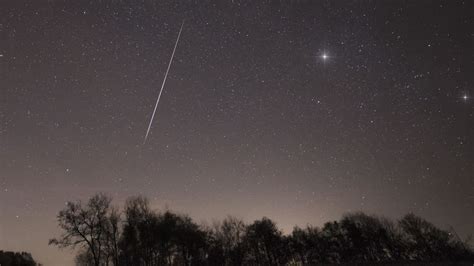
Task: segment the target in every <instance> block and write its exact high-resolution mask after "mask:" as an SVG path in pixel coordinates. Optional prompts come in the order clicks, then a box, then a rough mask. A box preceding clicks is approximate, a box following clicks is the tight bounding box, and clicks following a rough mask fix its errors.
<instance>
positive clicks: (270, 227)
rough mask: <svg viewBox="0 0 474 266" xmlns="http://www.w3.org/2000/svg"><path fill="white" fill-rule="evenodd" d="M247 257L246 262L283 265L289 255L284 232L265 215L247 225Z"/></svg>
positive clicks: (245, 239)
mask: <svg viewBox="0 0 474 266" xmlns="http://www.w3.org/2000/svg"><path fill="white" fill-rule="evenodd" d="M244 241H245V243H246V248H247V252H248V253H247V257H246V261H245V262H244V264H257V265H281V264H285V263H286V260H287V257H286V256H285V250H284V239H283V237H282V232H281V231H280V230H279V229H278V228H277V227H276V225H275V223H274V222H273V221H272V220H270V219H268V218H266V217H263V218H262V219H261V220H257V221H255V222H253V223H252V224H251V225H249V226H248V227H247V232H246V235H245V238H244Z"/></svg>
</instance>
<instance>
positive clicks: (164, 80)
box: [143, 20, 184, 144]
mask: <svg viewBox="0 0 474 266" xmlns="http://www.w3.org/2000/svg"><path fill="white" fill-rule="evenodd" d="M183 26H184V20H183V23H181V28H180V29H179V33H178V38H177V39H176V43H175V44H174V48H173V53H172V54H171V58H170V62H169V63H168V69H166V73H165V78H164V79H163V83H162V84H161V89H160V93H159V94H158V99H156V104H155V109H154V110H153V114H152V115H151V119H150V123H149V124H148V129H147V131H146V135H145V139H144V140H143V144H145V143H146V140H147V138H148V133H150V129H151V124H152V123H153V118H154V117H155V113H156V108H157V107H158V103H159V102H160V98H161V93H162V92H163V88H164V87H165V83H166V78H167V77H168V72H169V71H170V67H171V63H173V57H174V52H176V47H177V46H178V42H179V37H180V36H181V31H182V30H183Z"/></svg>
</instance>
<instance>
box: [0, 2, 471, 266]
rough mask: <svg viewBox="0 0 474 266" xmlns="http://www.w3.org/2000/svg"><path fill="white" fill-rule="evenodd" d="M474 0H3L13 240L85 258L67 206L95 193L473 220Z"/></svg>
mask: <svg viewBox="0 0 474 266" xmlns="http://www.w3.org/2000/svg"><path fill="white" fill-rule="evenodd" d="M473 10H474V2H473V1H388V0H387V1H342V0H340V1H309V0H301V1H296V0H294V1H293V0H291V1H285V2H282V1H224V2H219V3H213V2H211V1H167V0H165V1H152V0H144V1H128V2H127V1H67V0H57V1H47V0H37V1H23V0H22V1H17V0H6V1H2V2H1V3H0V80H1V83H0V86H1V88H0V90H1V91H0V122H1V124H0V169H1V171H0V248H1V249H3V250H17V251H28V252H31V253H32V254H33V256H34V258H35V259H37V260H38V261H41V262H43V263H44V264H45V265H52V266H64V265H70V264H71V263H72V258H73V254H69V255H68V254H67V252H60V251H59V250H57V249H56V248H54V247H51V246H48V245H47V241H48V239H49V238H51V237H52V236H54V235H55V234H57V233H58V232H59V231H58V228H57V227H56V215H57V212H58V210H60V209H62V208H63V207H64V204H65V202H67V201H69V200H77V199H82V200H86V199H88V198H89V197H91V196H92V195H94V194H96V193H98V192H104V193H107V194H109V195H111V196H112V197H113V198H114V199H115V200H116V201H117V202H123V201H124V200H125V199H126V198H127V197H129V196H131V195H144V196H146V197H148V198H149V199H150V204H151V206H152V208H154V209H163V208H164V207H165V206H169V208H171V209H173V210H176V211H178V212H182V213H187V214H189V215H190V216H191V217H193V218H194V219H196V221H197V222H199V221H201V220H208V221H209V220H212V219H219V220H221V219H222V218H224V217H225V216H226V215H228V214H232V215H235V216H237V217H241V218H243V219H244V220H246V221H249V222H250V221H253V220H256V219H260V218H261V217H262V216H266V217H269V218H271V219H272V220H274V221H276V223H277V225H278V227H279V228H282V229H283V230H284V231H285V232H290V231H291V228H292V227H293V226H294V225H299V226H304V225H306V224H313V225H317V226H322V225H323V223H324V222H325V221H331V220H338V219H340V217H341V216H342V215H343V214H344V213H347V212H352V211H363V212H365V213H369V214H377V215H381V216H386V217H389V218H392V219H394V218H396V217H402V216H403V215H405V214H407V213H411V212H412V213H415V214H417V215H419V216H421V217H423V218H425V219H427V220H428V221H430V222H432V223H434V224H435V225H437V226H439V227H440V228H447V227H449V226H452V227H454V228H455V229H456V230H457V232H458V233H459V234H460V235H461V236H467V235H468V234H472V233H474V232H473V228H472V225H473V224H474V213H473V212H472V210H473V209H474V194H473V188H474V178H473V177H474V176H473V175H474V163H473V162H474V141H473V137H474V104H473V103H474V91H473V86H474V75H472V73H474V54H473V47H474V42H473V38H474V32H473V29H474V27H473V23H472V21H473V20H472V13H473V12H472V11H473ZM183 20H185V24H184V27H183V30H182V34H181V36H180V40H179V43H178V46H177V49H176V53H175V54H174V59H173V63H172V65H171V67H170V71H169V73H168V76H167V80H166V84H165V86H164V90H163V94H162V95H161V99H160V103H159V106H158V107H157V111H156V115H155V117H154V121H153V123H152V126H151V129H150V133H149V135H148V139H147V141H146V143H145V144H143V140H144V138H145V134H146V132H147V127H148V123H149V121H150V117H151V114H152V112H153V108H154V106H155V102H156V100H157V96H158V93H159V90H160V87H161V84H162V82H163V78H164V75H165V72H166V70H167V67H168V63H169V60H170V56H171V53H172V51H173V48H174V44H175V41H176V38H177V35H178V32H179V30H180V26H181V23H182V21H183ZM41 256H43V257H41Z"/></svg>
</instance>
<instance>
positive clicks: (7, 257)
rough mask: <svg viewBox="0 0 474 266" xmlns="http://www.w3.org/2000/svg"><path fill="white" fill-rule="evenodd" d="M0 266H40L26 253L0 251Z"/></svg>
mask: <svg viewBox="0 0 474 266" xmlns="http://www.w3.org/2000/svg"><path fill="white" fill-rule="evenodd" d="M0 266H41V264H38V263H36V261H35V260H34V259H33V257H32V256H31V254H30V253H28V252H13V251H3V250H0Z"/></svg>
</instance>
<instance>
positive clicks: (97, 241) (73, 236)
mask: <svg viewBox="0 0 474 266" xmlns="http://www.w3.org/2000/svg"><path fill="white" fill-rule="evenodd" d="M111 201H112V199H111V198H110V197H107V196H106V195H104V194H97V195H94V196H93V197H92V198H90V199H89V201H88V202H87V204H86V205H84V206H83V205H82V203H81V202H80V201H78V202H75V203H74V202H68V203H67V204H66V207H65V208H64V209H63V210H61V211H60V212H59V215H58V216H57V219H58V224H59V227H60V228H61V229H62V231H63V233H62V234H61V236H60V237H59V238H53V239H51V240H50V241H49V244H50V245H56V246H58V247H59V248H65V247H72V248H75V247H77V246H79V247H80V248H83V249H85V250H87V252H88V253H90V254H91V255H92V259H93V263H94V265H95V266H99V265H101V264H106V265H107V264H108V263H109V261H108V259H109V257H110V250H109V249H110V247H111V246H115V245H116V244H115V243H111V242H113V241H114V238H113V237H112V235H117V234H118V232H114V230H115V229H114V228H115V227H117V228H118V226H115V225H113V224H115V223H118V217H117V216H116V214H113V215H111V212H112V213H113V211H112V209H111V206H110V203H111ZM111 218H112V219H111Z"/></svg>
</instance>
